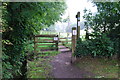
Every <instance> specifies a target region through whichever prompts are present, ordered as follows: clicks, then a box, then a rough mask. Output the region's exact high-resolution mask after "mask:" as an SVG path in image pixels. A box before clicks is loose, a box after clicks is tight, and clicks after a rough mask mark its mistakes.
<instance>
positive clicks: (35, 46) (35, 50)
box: [34, 36, 37, 55]
mask: <svg viewBox="0 0 120 80" xmlns="http://www.w3.org/2000/svg"><path fill="white" fill-rule="evenodd" d="M36 42H37V37H35V36H34V55H35V53H37V44H36Z"/></svg>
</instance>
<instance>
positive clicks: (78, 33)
mask: <svg viewBox="0 0 120 80" xmlns="http://www.w3.org/2000/svg"><path fill="white" fill-rule="evenodd" d="M76 18H77V40H78V39H79V37H80V12H78V13H77V15H76Z"/></svg>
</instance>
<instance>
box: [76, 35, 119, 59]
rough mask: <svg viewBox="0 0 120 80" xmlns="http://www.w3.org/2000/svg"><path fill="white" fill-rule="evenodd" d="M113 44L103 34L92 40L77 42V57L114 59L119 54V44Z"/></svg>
mask: <svg viewBox="0 0 120 80" xmlns="http://www.w3.org/2000/svg"><path fill="white" fill-rule="evenodd" d="M115 43H116V42H113V41H111V40H110V38H108V37H107V36H106V34H102V35H101V36H99V37H96V38H94V39H91V40H86V41H81V39H79V40H78V41H77V46H76V51H75V56H77V57H80V56H86V55H91V56H93V57H112V56H113V55H115V54H117V48H118V47H117V46H116V45H117V44H115Z"/></svg>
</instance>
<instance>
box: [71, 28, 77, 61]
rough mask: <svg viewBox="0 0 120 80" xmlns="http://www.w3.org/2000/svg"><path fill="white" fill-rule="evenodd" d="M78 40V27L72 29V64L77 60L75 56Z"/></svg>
mask: <svg viewBox="0 0 120 80" xmlns="http://www.w3.org/2000/svg"><path fill="white" fill-rule="evenodd" d="M76 38H77V30H76V27H73V28H72V57H71V63H73V62H74V61H75V60H76V57H75V56H74V52H75V49H76Z"/></svg>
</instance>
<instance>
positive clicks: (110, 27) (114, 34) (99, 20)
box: [75, 2, 120, 58]
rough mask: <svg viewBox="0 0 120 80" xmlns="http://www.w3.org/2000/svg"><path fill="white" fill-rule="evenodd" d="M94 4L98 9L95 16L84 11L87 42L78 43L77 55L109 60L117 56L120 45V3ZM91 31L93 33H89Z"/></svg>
mask: <svg viewBox="0 0 120 80" xmlns="http://www.w3.org/2000/svg"><path fill="white" fill-rule="evenodd" d="M94 4H95V5H96V6H97V9H98V13H97V14H96V15H95V16H93V15H92V13H91V12H90V11H88V10H86V9H85V10H84V12H85V15H84V19H85V20H86V22H85V26H86V40H84V41H81V40H78V41H77V47H76V53H75V55H76V56H77V57H80V56H86V55H90V56H93V57H108V58H110V57H114V56H117V55H118V54H119V45H120V38H119V37H120V20H119V18H120V15H119V14H120V13H119V12H120V10H119V8H120V5H119V4H120V2H105V3H102V2H101V3H100V2H96V3H94ZM89 29H91V30H93V32H92V33H89ZM116 58H117V57H116Z"/></svg>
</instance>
